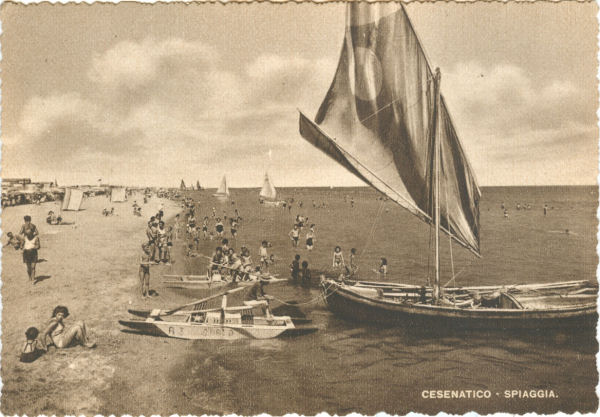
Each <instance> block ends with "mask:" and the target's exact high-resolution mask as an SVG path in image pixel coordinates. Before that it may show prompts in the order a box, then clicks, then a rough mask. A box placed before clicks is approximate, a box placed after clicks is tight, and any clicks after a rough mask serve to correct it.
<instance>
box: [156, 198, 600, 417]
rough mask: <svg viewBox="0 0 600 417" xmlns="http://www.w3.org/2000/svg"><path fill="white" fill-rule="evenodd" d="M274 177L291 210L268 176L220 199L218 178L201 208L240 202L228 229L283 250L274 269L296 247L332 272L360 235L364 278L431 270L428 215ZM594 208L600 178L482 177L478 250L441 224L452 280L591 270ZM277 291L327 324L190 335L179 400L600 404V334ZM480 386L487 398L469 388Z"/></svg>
mask: <svg viewBox="0 0 600 417" xmlns="http://www.w3.org/2000/svg"><path fill="white" fill-rule="evenodd" d="M278 191H279V192H280V194H281V196H282V198H293V199H294V202H293V203H292V208H291V210H290V209H288V208H285V209H284V208H267V207H264V206H262V205H260V204H259V203H258V192H259V190H258V189H232V190H231V197H230V199H229V200H228V201H226V202H218V201H217V200H216V199H214V198H213V197H212V195H211V192H210V191H199V192H194V193H192V194H191V196H192V197H193V198H194V200H195V201H196V203H197V210H196V213H197V214H196V217H197V218H198V219H201V218H203V217H204V216H208V217H209V218H210V221H211V223H210V224H211V225H214V221H213V218H212V213H213V208H214V211H215V212H216V214H217V216H219V217H221V218H223V217H224V216H228V217H231V216H233V215H234V211H235V209H237V210H238V213H239V215H240V216H241V217H242V221H241V226H240V228H239V232H238V237H237V238H236V239H232V238H231V237H230V236H229V239H230V241H231V244H232V245H233V246H234V247H236V248H239V247H241V246H242V245H245V246H247V247H248V248H250V250H251V253H252V255H253V258H254V260H255V261H256V260H257V258H258V257H257V253H258V248H259V246H260V242H261V241H262V240H268V241H269V242H270V243H271V245H272V247H270V248H269V251H270V253H273V254H275V256H276V260H277V261H276V263H275V265H273V266H272V268H271V272H272V273H275V274H278V275H279V276H280V277H289V275H290V270H289V264H290V263H291V261H292V259H293V258H294V255H295V254H298V255H300V257H301V261H304V260H306V261H307V262H308V263H309V267H310V268H311V270H312V271H313V280H318V276H319V275H320V274H330V273H331V269H332V256H333V250H334V247H335V246H340V247H341V248H342V251H343V254H344V256H345V258H346V260H348V256H349V254H350V250H351V248H355V249H356V252H357V259H358V261H357V264H358V266H359V269H358V275H359V277H360V279H362V280H371V281H377V280H382V279H385V280H387V281H402V282H410V283H416V284H425V283H426V282H427V280H428V279H431V277H432V274H433V255H432V249H433V246H432V239H431V238H432V231H431V229H430V227H429V226H428V225H427V224H424V223H422V222H421V221H420V220H419V219H417V218H416V217H414V216H413V215H412V214H410V213H409V212H408V211H406V210H405V209H403V208H402V207H400V206H398V205H397V204H395V203H393V202H391V201H384V200H382V199H381V198H380V197H381V196H380V194H378V193H377V192H375V191H373V190H371V189H369V188H363V187H357V188H287V189H286V188H283V189H279V190H278ZM517 204H519V205H520V206H521V209H520V210H518V209H517ZM544 205H546V206H547V213H546V214H544V210H543V207H544ZM502 206H504V207H505V208H506V209H507V211H508V217H505V216H504V210H503V209H502ZM597 209H598V190H597V188H596V187H586V186H581V187H574V186H557V187H484V188H482V198H481V202H480V213H481V258H478V257H476V256H474V255H473V254H472V253H470V252H469V251H467V250H465V249H463V248H462V247H460V246H458V245H456V244H453V245H452V246H450V242H449V239H448V237H447V236H445V235H442V237H441V246H442V248H441V257H442V262H441V281H442V284H445V283H447V282H448V280H450V279H451V278H452V277H453V276H455V277H456V278H455V281H456V285H459V286H460V285H494V284H517V283H545V282H553V281H568V280H582V279H583V280H592V281H595V280H596V270H597V266H598V256H597V253H596V246H597V238H596V233H597V227H598V223H597V219H596V212H597ZM298 214H301V215H303V216H305V217H308V221H307V225H311V224H314V225H315V226H314V227H315V234H316V238H315V245H314V249H313V250H312V252H309V251H307V249H306V247H305V245H304V240H305V237H304V236H305V231H306V230H304V231H303V232H302V233H301V238H300V245H299V246H298V247H293V245H292V241H291V239H290V238H289V236H288V233H289V232H290V230H291V229H292V226H293V224H294V219H295V217H296V215H298ZM226 230H227V231H229V228H228V227H226ZM216 246H217V241H216V240H214V241H211V240H202V241H201V242H200V250H199V251H200V252H202V253H204V254H206V255H210V254H211V253H212V251H213V250H214V248H215V247H216ZM182 250H183V249H182ZM382 257H385V258H386V259H387V261H388V265H389V267H388V274H387V276H386V277H385V278H381V277H379V276H378V275H377V274H376V273H375V270H376V269H377V268H378V266H379V263H380V259H381V258H382ZM206 267H207V265H206V261H205V260H204V259H201V258H195V259H191V260H189V259H188V260H186V261H185V272H187V273H197V274H201V273H204V272H205V271H206ZM161 291H163V292H167V291H172V292H173V294H172V295H173V296H176V297H178V299H179V298H180V299H181V301H187V300H192V299H194V298H199V297H202V296H204V295H207V294H208V293H207V292H204V293H203V292H201V291H200V292H195V293H194V292H190V291H185V290H175V289H161ZM267 293H269V294H271V295H273V296H275V297H276V298H277V300H281V301H285V302H286V303H287V304H281V305H280V306H279V308H280V311H281V310H285V309H286V308H298V309H300V310H301V313H303V314H306V316H307V317H308V318H310V319H312V325H314V326H316V327H318V329H319V330H318V331H317V332H316V333H313V334H310V335H305V336H301V337H295V338H287V339H272V340H246V341H236V342H225V341H195V342H185V343H190V344H192V347H193V348H192V349H185V351H184V352H182V353H181V355H182V357H181V361H180V362H179V365H178V366H176V367H174V368H173V369H172V370H171V372H170V374H169V375H168V378H170V380H172V382H173V383H174V384H178V385H179V386H180V387H181V389H182V390H183V391H185V393H186V396H187V398H189V399H190V402H189V404H186V405H185V406H183V404H182V406H183V407H182V409H181V411H184V412H185V413H193V414H197V415H200V414H204V413H209V414H210V413H237V414H244V415H253V414H258V413H262V412H265V413H269V414H271V415H282V414H285V413H290V412H298V413H300V414H307V415H308V414H316V413H319V412H322V411H326V412H328V413H330V414H338V415H342V414H348V413H351V412H358V413H362V414H370V415H372V414H375V413H378V412H387V413H389V414H406V413H408V412H411V411H415V412H420V413H425V414H435V413H437V412H439V411H445V412H447V413H459V414H462V413H465V412H467V411H471V410H474V411H477V412H479V413H491V412H495V411H505V412H510V413H525V412H529V411H536V412H538V413H554V412H558V411H563V412H568V413H572V412H575V411H581V412H593V411H595V410H597V408H598V398H597V396H596V394H595V387H596V385H597V384H598V372H597V368H596V359H595V355H596V353H597V351H598V343H597V341H596V338H595V335H594V334H577V333H573V332H564V333H563V332H542V333H540V332H519V333H506V332H487V331H478V332H469V333H464V332H463V333H456V332H453V331H452V329H448V331H444V332H436V331H433V332H428V331H427V329H403V328H385V327H375V326H371V325H368V324H364V323H356V322H351V321H347V320H346V319H344V318H343V317H339V316H336V315H334V314H333V313H332V312H330V311H329V310H328V309H327V307H326V305H325V303H324V302H323V300H322V299H321V298H320V293H319V289H318V286H316V285H313V286H310V287H303V286H298V285H294V284H292V283H283V284H273V285H269V286H267ZM238 302H240V303H241V299H240V300H236V299H235V297H232V298H231V299H230V300H229V303H230V304H236V303H238ZM277 302H279V301H276V302H274V305H275V309H277V308H278V307H277ZM288 304H295V305H296V307H292V306H290V305H288ZM445 391H447V393H446V392H445ZM461 392H462V394H461ZM475 395H479V396H482V398H472V397H471V396H475ZM432 396H433V397H439V396H441V397H445V396H449V397H450V398H431V397H432ZM452 396H454V397H459V398H452ZM461 396H462V397H463V398H460V397H461ZM465 397H466V398H465ZM469 397H470V398H469Z"/></svg>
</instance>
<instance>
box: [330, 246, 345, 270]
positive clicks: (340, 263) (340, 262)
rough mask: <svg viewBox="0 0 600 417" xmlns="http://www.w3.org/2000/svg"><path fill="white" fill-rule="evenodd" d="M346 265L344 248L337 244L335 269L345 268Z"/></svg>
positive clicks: (334, 255) (334, 258) (334, 253)
mask: <svg viewBox="0 0 600 417" xmlns="http://www.w3.org/2000/svg"><path fill="white" fill-rule="evenodd" d="M345 266H346V264H345V262H344V254H343V253H342V248H341V247H340V246H336V247H335V249H334V250H333V269H343V268H344V267H345Z"/></svg>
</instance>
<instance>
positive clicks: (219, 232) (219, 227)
mask: <svg viewBox="0 0 600 417" xmlns="http://www.w3.org/2000/svg"><path fill="white" fill-rule="evenodd" d="M215 231H216V232H217V236H219V237H223V222H222V221H221V218H220V217H217V220H216V223H215Z"/></svg>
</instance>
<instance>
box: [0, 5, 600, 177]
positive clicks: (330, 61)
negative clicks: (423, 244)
mask: <svg viewBox="0 0 600 417" xmlns="http://www.w3.org/2000/svg"><path fill="white" fill-rule="evenodd" d="M407 12H408V15H409V17H410V19H411V20H412V22H413V26H414V28H415V30H416V32H417V34H418V36H419V38H420V40H421V43H422V44H423V46H424V49H425V50H426V53H427V56H428V58H429V60H430V63H431V65H432V67H440V69H441V71H442V93H443V95H444V97H445V99H446V101H447V104H448V107H449V110H450V113H451V115H452V119H453V121H454V125H455V127H456V130H457V131H458V134H459V136H460V138H461V142H462V143H463V147H464V149H465V151H466V153H467V155H468V157H469V160H470V161H471V164H472V166H473V169H474V171H475V173H476V176H477V179H478V182H479V184H480V185H483V186H487V185H554V184H567V185H571V184H595V183H596V177H597V170H598V128H597V119H596V109H597V107H598V106H597V103H598V85H597V79H596V76H597V45H596V44H597V40H596V39H597V31H598V23H597V20H596V15H597V13H598V10H597V5H596V4H595V3H593V2H592V3H579V2H569V3H567V2H560V3H550V2H535V3H529V4H523V3H520V4H501V3H483V2H480V3H478V4H456V3H440V2H438V3H435V4H421V3H413V4H410V5H408V6H407ZM1 18H2V30H3V34H2V39H1V42H2V62H1V64H0V65H1V69H2V119H1V121H2V177H3V178H11V177H31V178H32V179H33V180H34V181H51V180H54V179H56V180H57V181H58V183H59V184H61V185H62V184H96V183H97V181H98V180H99V179H101V180H102V181H103V182H108V183H112V184H123V185H154V186H171V187H176V186H179V183H180V181H181V179H184V180H185V182H186V183H188V184H189V183H195V182H196V180H199V181H200V183H201V184H202V185H204V186H206V187H216V186H217V185H218V183H219V182H220V179H221V177H222V176H223V175H227V178H228V183H229V184H230V186H231V187H234V188H235V187H260V186H261V184H262V179H263V176H264V173H265V171H268V172H269V174H270V176H271V178H272V180H273V183H274V184H275V186H329V185H335V186H352V185H361V184H362V183H361V181H360V180H358V179H356V178H355V177H354V176H353V175H352V174H350V173H348V172H347V171H345V170H344V169H343V168H341V167H339V166H338V165H337V163H335V162H334V161H333V160H331V159H329V158H328V157H327V156H325V155H324V154H322V153H321V152H320V151H319V150H317V149H315V148H313V147H312V145H310V144H309V143H308V142H306V141H305V140H304V139H302V138H301V137H300V135H299V133H298V112H297V111H298V109H300V110H302V111H303V112H304V113H305V114H307V115H309V116H310V117H312V116H314V115H315V113H316V111H317V109H318V107H319V105H320V103H321V101H322V100H323V98H324V96H325V94H326V92H327V89H328V88H329V85H330V84H331V81H332V79H333V76H334V72H335V69H336V66H337V61H338V58H339V53H340V50H341V45H342V40H343V36H344V24H345V6H344V5H341V4H337V3H334V4H326V5H323V4H322V5H313V4H296V3H292V4H283V5H272V4H268V3H257V4H228V5H223V4H189V5H185V4H154V5H147V4H135V3H121V4H118V5H106V4H93V5H84V4H80V5H76V4H69V5H50V4H39V5H29V6H23V5H17V4H12V3H4V4H3V5H2V9H1Z"/></svg>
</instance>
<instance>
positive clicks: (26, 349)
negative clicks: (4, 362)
mask: <svg viewBox="0 0 600 417" xmlns="http://www.w3.org/2000/svg"><path fill="white" fill-rule="evenodd" d="M39 334H40V331H39V330H38V329H37V327H30V328H28V329H27V330H26V331H25V338H26V340H25V344H24V345H23V348H22V349H21V355H20V356H19V360H20V361H21V362H25V363H31V362H33V361H35V360H36V359H37V358H39V357H40V356H42V355H43V354H44V349H42V348H41V346H40V345H41V344H40V343H39V342H38V340H37V337H38V335H39Z"/></svg>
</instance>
